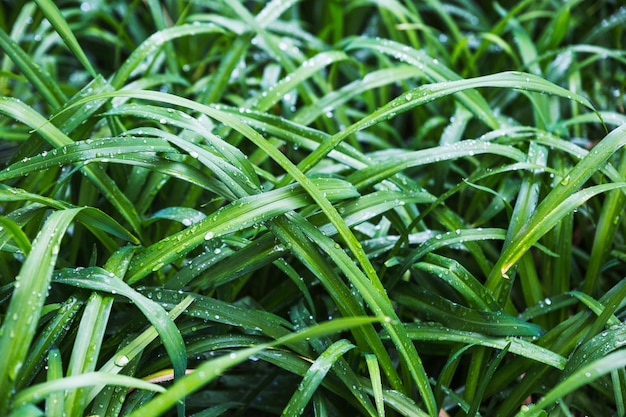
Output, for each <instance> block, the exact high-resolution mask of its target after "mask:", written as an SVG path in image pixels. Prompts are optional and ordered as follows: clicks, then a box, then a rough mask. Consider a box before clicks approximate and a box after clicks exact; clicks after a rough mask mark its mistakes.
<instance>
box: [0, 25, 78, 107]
mask: <svg viewBox="0 0 626 417" xmlns="http://www.w3.org/2000/svg"><path fill="white" fill-rule="evenodd" d="M0 48H1V49H2V50H4V52H5V53H6V54H7V55H6V56H7V57H9V58H11V61H12V62H13V63H14V64H15V65H16V66H17V67H18V68H19V69H20V70H21V71H22V74H23V75H24V77H26V78H27V79H28V81H29V82H30V83H31V84H32V85H33V86H34V87H35V89H37V91H38V92H39V93H40V94H41V95H42V97H43V98H44V100H45V101H46V102H47V103H48V105H49V106H50V108H51V109H53V110H56V109H58V108H60V107H61V105H62V103H65V101H66V100H67V97H66V96H65V94H63V92H62V91H61V89H60V88H59V85H58V84H57V83H55V82H54V81H53V80H54V78H53V77H52V76H50V74H48V73H46V71H45V70H44V69H43V68H42V67H41V66H40V65H37V64H36V63H35V62H34V61H33V59H32V57H31V56H30V55H28V54H27V53H26V52H25V51H24V50H23V49H22V48H20V46H19V45H18V44H17V43H16V42H15V41H14V40H13V39H11V38H10V37H9V36H8V35H7V34H6V33H5V32H4V30H2V29H0Z"/></svg>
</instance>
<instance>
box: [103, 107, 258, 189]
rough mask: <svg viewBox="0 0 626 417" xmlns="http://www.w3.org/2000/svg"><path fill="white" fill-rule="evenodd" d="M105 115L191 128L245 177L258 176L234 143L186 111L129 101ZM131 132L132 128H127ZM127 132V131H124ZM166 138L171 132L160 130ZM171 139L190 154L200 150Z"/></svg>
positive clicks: (253, 180)
mask: <svg viewBox="0 0 626 417" xmlns="http://www.w3.org/2000/svg"><path fill="white" fill-rule="evenodd" d="M106 114H107V115H125V116H136V117H140V118H145V119H148V120H155V121H158V122H159V123H160V124H163V125H168V126H178V127H180V128H182V129H188V130H190V131H192V132H196V133H197V134H199V135H201V136H202V137H203V138H204V139H205V140H206V141H207V143H208V144H210V146H211V148H212V150H213V151H215V152H217V153H218V154H221V155H223V156H224V158H225V159H226V160H227V161H228V162H229V163H230V164H231V165H233V166H234V167H236V168H238V169H240V170H241V171H242V172H243V173H244V174H245V176H246V178H247V179H248V181H251V182H252V183H254V184H256V185H259V180H258V178H257V175H256V173H255V170H254V168H253V167H252V165H251V163H250V162H249V161H248V159H247V158H246V156H245V155H244V154H243V152H241V150H239V149H238V148H237V147H235V146H233V145H232V144H230V143H228V142H226V141H225V140H223V139H222V138H220V137H219V136H217V135H215V134H214V133H212V132H211V130H210V129H208V128H207V127H206V126H205V125H204V124H203V123H202V122H201V121H200V120H198V119H195V118H192V117H191V116H190V115H188V114H187V113H184V112H182V111H176V110H174V109H171V108H167V109H164V108H161V107H157V106H148V105H140V104H135V103H133V104H129V105H120V106H116V107H115V108H113V109H111V110H109V111H108V112H107V113H106ZM136 131H138V132H155V130H150V129H148V130H145V129H141V128H140V129H137V130H136ZM131 132H132V130H131ZM126 133H127V134H129V132H126ZM142 135H146V133H142ZM161 135H163V136H164V137H165V138H166V139H167V138H168V137H171V136H166V135H165V133H163V132H161ZM161 135H160V134H156V133H155V136H157V137H158V136H161ZM172 143H174V144H177V145H179V146H181V147H182V148H183V149H185V150H187V151H188V152H189V153H190V155H192V156H193V155H195V154H196V153H199V152H200V151H199V150H198V149H197V147H195V148H194V147H193V145H192V144H187V143H186V142H185V141H182V140H180V139H177V140H173V141H172Z"/></svg>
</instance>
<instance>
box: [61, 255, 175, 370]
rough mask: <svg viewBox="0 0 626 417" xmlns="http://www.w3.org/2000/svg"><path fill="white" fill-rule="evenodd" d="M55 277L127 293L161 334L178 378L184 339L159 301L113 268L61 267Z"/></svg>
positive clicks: (73, 282) (113, 292) (68, 281)
mask: <svg viewBox="0 0 626 417" xmlns="http://www.w3.org/2000/svg"><path fill="white" fill-rule="evenodd" d="M54 281H55V282H58V283H61V284H66V285H72V286H74V287H77V288H86V289H90V290H94V291H104V292H107V293H109V294H118V295H121V296H124V297H127V298H128V299H129V300H131V301H132V302H133V303H134V304H135V305H136V306H137V308H139V310H141V312H142V313H143V315H144V316H145V317H146V319H147V320H148V321H149V322H150V323H151V324H152V326H153V327H154V328H155V330H156V331H157V333H158V334H159V336H160V337H161V340H162V342H163V345H164V347H165V350H166V351H167V353H168V355H169V356H170V358H171V360H172V365H173V367H174V375H175V377H176V378H180V377H182V376H183V375H184V374H185V369H186V367H187V354H186V352H185V342H184V341H183V339H182V337H181V335H180V332H179V331H178V328H177V327H176V325H175V324H174V321H173V320H172V319H171V318H170V317H169V316H168V315H167V312H166V311H165V310H164V309H163V308H162V307H161V306H160V305H159V304H157V303H156V302H154V301H152V300H150V299H148V298H146V297H144V296H143V295H142V294H140V293H139V292H137V291H135V290H134V289H133V288H132V287H130V286H129V285H128V284H126V283H125V282H124V281H122V280H121V279H120V278H118V277H117V276H115V274H113V273H112V272H108V271H105V270H104V269H102V268H98V267H90V268H84V269H79V270H62V271H60V272H58V273H56V274H55V276H54Z"/></svg>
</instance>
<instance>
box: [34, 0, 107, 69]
mask: <svg viewBox="0 0 626 417" xmlns="http://www.w3.org/2000/svg"><path fill="white" fill-rule="evenodd" d="M35 2H36V3H37V5H38V6H39V10H41V12H42V13H43V15H44V16H45V17H46V19H48V21H49V22H50V24H51V25H52V27H54V29H55V30H56V31H57V33H58V34H59V36H61V39H63V42H65V44H66V45H67V47H68V48H69V49H70V51H72V53H73V54H74V56H75V57H76V59H78V61H79V62H80V63H81V64H82V65H83V66H84V67H85V69H86V70H87V71H88V72H89V74H90V75H91V76H92V77H93V78H96V77H97V75H98V74H97V72H96V70H95V69H94V67H93V66H92V65H91V62H89V59H88V58H87V55H85V52H84V51H83V49H82V48H81V47H80V44H79V43H78V40H77V39H76V36H74V32H73V31H72V29H71V28H70V27H69V25H68V24H67V21H66V20H65V18H64V17H63V16H62V15H61V11H60V10H59V9H58V8H57V6H56V5H55V4H54V3H53V2H51V1H49V0H35Z"/></svg>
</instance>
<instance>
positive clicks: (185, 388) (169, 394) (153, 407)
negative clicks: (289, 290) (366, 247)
mask: <svg viewBox="0 0 626 417" xmlns="http://www.w3.org/2000/svg"><path fill="white" fill-rule="evenodd" d="M376 321H380V319H377V318H368V317H350V318H342V319H335V320H333V321H329V322H325V323H322V324H318V325H316V326H313V327H310V328H307V329H304V330H301V331H299V332H297V333H292V334H289V335H287V336H285V337H283V338H281V339H278V340H277V341H275V342H272V343H267V344H261V345H257V346H254V347H250V348H247V349H243V350H239V351H237V352H232V353H231V354H230V355H227V356H223V357H220V358H217V359H213V360H210V361H206V362H204V363H202V364H201V365H200V366H199V367H197V368H196V370H195V371H194V372H193V373H191V374H189V375H187V376H185V377H184V378H183V379H181V380H180V381H179V382H177V383H175V384H174V385H173V386H172V387H170V389H168V390H167V391H166V392H164V393H163V394H162V395H159V396H157V397H156V398H154V399H153V400H152V401H150V402H149V403H147V404H146V405H145V406H143V407H142V408H141V409H140V410H138V411H136V412H133V413H131V414H130V415H129V417H137V416H140V415H145V414H146V413H148V414H149V415H159V414H161V413H163V412H165V411H166V410H167V409H169V408H170V407H172V406H173V405H174V404H176V402H178V401H180V400H181V399H182V398H184V397H185V396H187V395H189V394H190V393H192V392H194V391H196V390H197V389H199V388H200V387H202V386H203V385H205V384H207V383H209V382H210V381H212V380H214V379H215V378H217V377H218V376H219V375H221V374H222V373H224V372H225V371H227V370H228V369H229V368H232V367H233V366H235V365H237V364H239V363H241V362H243V361H245V360H247V359H248V358H249V357H250V356H253V355H255V354H256V353H258V352H260V351H262V350H264V349H267V348H269V347H274V346H279V345H281V344H288V343H293V342H296V341H300V340H304V339H306V338H307V337H309V338H312V337H316V336H321V335H326V334H331V333H335V332H338V331H343V330H346V329H349V328H352V327H357V326H362V325H364V324H370V323H373V322H376Z"/></svg>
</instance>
